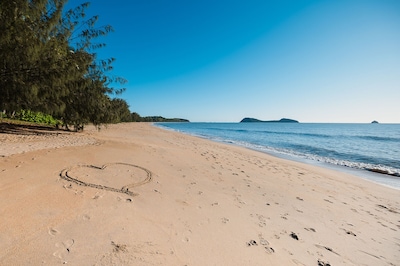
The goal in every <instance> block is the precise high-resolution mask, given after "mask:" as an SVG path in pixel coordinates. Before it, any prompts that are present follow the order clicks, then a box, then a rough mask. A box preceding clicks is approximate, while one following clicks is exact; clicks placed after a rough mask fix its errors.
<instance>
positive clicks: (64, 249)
mask: <svg viewBox="0 0 400 266" xmlns="http://www.w3.org/2000/svg"><path fill="white" fill-rule="evenodd" d="M74 243H75V240H73V239H68V240H66V241H64V242H61V243H56V247H57V248H58V249H57V251H56V252H54V253H53V256H54V257H57V258H60V259H64V258H65V256H66V255H67V254H68V253H70V252H71V247H72V246H73V245H74Z"/></svg>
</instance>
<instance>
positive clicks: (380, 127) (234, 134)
mask: <svg viewBox="0 0 400 266" xmlns="http://www.w3.org/2000/svg"><path fill="white" fill-rule="evenodd" d="M156 125H157V126H160V127H163V128H167V129H171V130H175V131H179V132H182V133H187V134H191V135H195V136H199V137H203V138H207V139H210V140H213V141H218V142H226V143H231V144H235V145H240V146H244V147H247V148H250V149H255V150H259V151H262V152H266V153H269V154H273V155H276V156H281V157H285V158H289V159H293V160H300V161H305V162H308V163H316V164H322V165H325V166H328V167H334V168H338V169H339V170H340V169H341V170H345V171H347V170H349V171H350V172H353V173H355V174H358V175H360V176H362V177H365V178H368V179H371V180H373V181H375V182H378V183H381V184H385V185H389V186H392V187H396V188H400V124H318V123H157V124H156ZM367 169H375V170H380V171H383V172H386V173H388V174H390V175H386V174H375V173H372V172H370V171H367Z"/></svg>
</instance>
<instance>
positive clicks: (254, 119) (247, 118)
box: [240, 117, 299, 123]
mask: <svg viewBox="0 0 400 266" xmlns="http://www.w3.org/2000/svg"><path fill="white" fill-rule="evenodd" d="M253 122H261V123H299V121H297V120H293V119H289V118H282V119H280V120H267V121H263V120H259V119H256V118H250V117H246V118H243V119H242V121H240V123H253Z"/></svg>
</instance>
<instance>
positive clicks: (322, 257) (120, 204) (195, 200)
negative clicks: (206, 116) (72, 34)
mask: <svg viewBox="0 0 400 266" xmlns="http://www.w3.org/2000/svg"><path fill="white" fill-rule="evenodd" d="M0 147H1V148H0V217H1V219H0V265H61V264H68V265H334V266H336V265H400V190H396V189H392V188H389V187H384V186H381V185H377V184H374V183H372V182H369V181H366V180H363V179H361V178H359V177H355V176H351V175H349V174H346V173H342V172H337V171H334V170H330V169H325V168H319V167H316V166H311V165H306V164H302V163H298V162H293V161H288V160H283V159H279V158H275V157H272V156H269V155H267V154H264V153H260V152H257V151H252V150H248V149H245V148H241V147H236V146H231V145H226V144H221V143H215V142H211V141H208V140H204V139H200V138H196V137H192V136H187V135H183V134H180V133H177V132H170V131H166V130H163V129H159V128H156V127H154V126H152V125H151V124H147V123H127V124H118V125H110V126H108V127H107V128H105V129H102V130H101V131H99V132H98V131H96V130H95V129H94V127H93V128H92V127H89V128H88V129H85V132H83V133H66V132H61V133H55V132H50V133H46V134H39V135H38V134H21V132H19V133H14V134H5V133H3V134H0Z"/></svg>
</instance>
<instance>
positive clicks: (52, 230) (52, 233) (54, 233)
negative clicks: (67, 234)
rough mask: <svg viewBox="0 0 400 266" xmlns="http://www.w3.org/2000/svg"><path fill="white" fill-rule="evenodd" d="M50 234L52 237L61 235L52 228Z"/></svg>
mask: <svg viewBox="0 0 400 266" xmlns="http://www.w3.org/2000/svg"><path fill="white" fill-rule="evenodd" d="M48 232H49V235H51V236H55V235H57V234H58V233H59V231H58V230H57V229H54V228H51V227H50V228H49V230H48Z"/></svg>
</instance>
